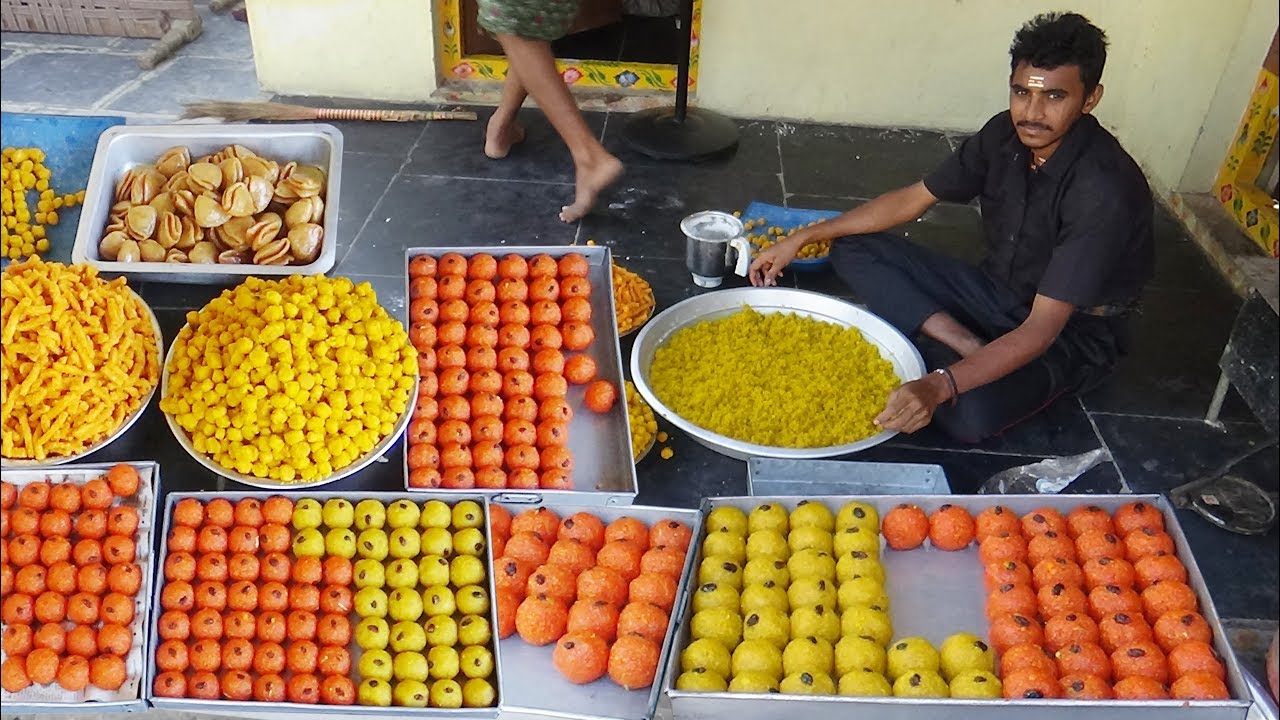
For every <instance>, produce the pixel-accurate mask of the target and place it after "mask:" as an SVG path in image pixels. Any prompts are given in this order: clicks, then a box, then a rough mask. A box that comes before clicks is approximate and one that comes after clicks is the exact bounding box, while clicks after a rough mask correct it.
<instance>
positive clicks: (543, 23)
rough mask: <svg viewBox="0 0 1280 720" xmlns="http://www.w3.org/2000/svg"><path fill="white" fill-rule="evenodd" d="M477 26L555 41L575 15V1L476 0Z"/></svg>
mask: <svg viewBox="0 0 1280 720" xmlns="http://www.w3.org/2000/svg"><path fill="white" fill-rule="evenodd" d="M478 4H479V6H480V14H479V18H478V19H479V21H480V27H482V28H484V29H485V30H488V31H489V32H491V33H493V34H494V35H499V34H502V33H510V34H512V35H519V36H520V37H524V38H530V39H533V40H546V41H547V42H550V41H552V40H559V39H560V38H562V37H564V34H565V33H566V32H568V31H569V26H570V25H572V24H573V19H574V18H575V17H577V15H578V0H478Z"/></svg>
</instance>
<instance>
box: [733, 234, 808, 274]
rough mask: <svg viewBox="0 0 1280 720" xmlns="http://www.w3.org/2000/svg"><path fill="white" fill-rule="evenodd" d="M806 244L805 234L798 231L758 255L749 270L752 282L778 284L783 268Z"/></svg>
mask: <svg viewBox="0 0 1280 720" xmlns="http://www.w3.org/2000/svg"><path fill="white" fill-rule="evenodd" d="M804 246H805V240H804V236H803V235H802V234H801V233H797V234H795V235H792V236H791V237H789V238H787V239H786V240H783V241H782V242H780V243H778V244H776V245H774V246H773V247H771V248H769V249H767V250H764V251H763V252H761V253H760V254H759V255H756V259H755V260H754V261H752V263H751V269H750V270H749V271H748V272H747V277H749V278H750V279H751V284H752V285H754V286H756V287H771V286H774V285H777V284H778V276H779V275H781V274H782V269H783V268H785V267H786V266H787V265H788V264H789V263H790V262H791V261H792V260H794V259H795V257H796V253H798V252H800V248H802V247H804Z"/></svg>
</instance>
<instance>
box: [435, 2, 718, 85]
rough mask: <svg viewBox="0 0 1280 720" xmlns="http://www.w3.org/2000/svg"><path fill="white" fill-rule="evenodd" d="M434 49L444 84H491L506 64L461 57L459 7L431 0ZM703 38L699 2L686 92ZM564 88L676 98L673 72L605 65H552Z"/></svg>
mask: <svg viewBox="0 0 1280 720" xmlns="http://www.w3.org/2000/svg"><path fill="white" fill-rule="evenodd" d="M436 18H438V20H437V22H436V23H435V32H436V46H437V49H438V50H439V61H438V64H439V68H440V74H441V75H442V76H444V77H445V78H448V79H457V80H492V81H495V82H501V81H502V79H503V78H505V77H506V76H507V59H506V58H505V57H501V56H497V55H466V56H464V55H463V54H462V33H461V27H462V26H461V21H462V18H461V2H460V1H459V0H436ZM701 36H702V0H694V2H693V29H692V32H691V33H690V40H689V89H690V90H693V89H695V88H696V87H697V82H698V55H699V52H698V46H699V39H700V38H701ZM556 67H557V68H558V69H559V70H560V77H561V78H563V79H564V82H565V84H566V85H573V86H575V87H595V88H612V89H617V90H660V91H663V92H675V88H676V66H675V65H662V64H656V63H627V62H612V61H608V60H557V61H556Z"/></svg>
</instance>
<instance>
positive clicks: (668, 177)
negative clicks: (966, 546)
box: [109, 109, 1278, 619]
mask: <svg viewBox="0 0 1280 720" xmlns="http://www.w3.org/2000/svg"><path fill="white" fill-rule="evenodd" d="M480 113H481V118H482V120H483V118H484V117H487V115H488V113H489V111H488V110H487V109H480ZM524 119H525V121H526V122H527V124H528V127H529V142H527V143H526V144H525V145H524V146H522V147H520V148H517V149H516V150H515V151H514V152H513V153H512V154H511V156H510V157H509V158H508V159H506V160H503V161H500V162H497V161H491V160H487V159H485V158H484V157H483V155H482V154H481V152H480V144H481V134H482V132H483V127H484V126H483V123H447V122H437V123H432V124H427V125H379V124H363V125H362V124H347V125H344V126H343V128H342V129H343V132H344V134H345V142H346V155H345V158H344V162H345V167H344V177H343V183H342V188H343V189H342V197H341V215H340V218H339V227H338V228H337V232H336V237H337V242H338V244H339V258H340V260H339V262H338V265H337V267H336V268H335V274H342V275H347V276H350V277H352V278H353V279H354V280H357V281H359V280H368V281H370V282H371V283H372V284H373V285H374V287H375V288H376V289H377V291H378V294H379V297H380V299H381V300H382V301H383V303H384V304H385V305H386V306H387V308H388V309H389V310H390V311H391V312H392V313H394V314H397V315H402V314H403V312H404V284H405V282H404V278H403V273H404V266H403V250H404V248H406V247H408V246H411V245H417V246H447V245H461V244H466V245H484V244H492V245H502V244H507V245H514V244H526V245H527V244H568V243H571V242H574V241H578V242H586V241H587V240H588V239H594V240H595V241H596V242H597V243H599V244H602V245H608V246H609V247H611V248H613V250H614V252H615V253H616V256H617V260H618V261H619V262H620V263H622V264H623V265H625V266H627V267H629V268H630V269H632V270H635V271H637V272H640V273H641V274H643V275H644V276H645V277H646V278H647V279H648V280H649V282H650V283H652V285H653V287H654V292H655V294H656V296H657V302H658V307H659V309H661V308H663V307H666V306H669V305H671V304H672V303H675V302H678V301H679V300H682V299H684V298H687V297H690V296H692V295H693V294H695V293H696V292H698V290H696V289H695V288H694V287H693V285H692V284H691V283H690V282H689V275H688V274H687V272H686V271H685V269H684V264H683V260H682V257H683V242H684V241H683V239H682V236H681V234H680V231H679V228H678V222H679V220H680V218H681V217H683V216H684V215H686V214H688V213H690V212H692V211H695V210H702V209H708V208H718V209H724V210H735V209H739V208H742V207H744V206H745V205H746V204H747V203H748V202H750V201H752V200H760V201H764V202H771V203H787V204H789V205H791V206H794V207H808V208H846V207H849V206H852V205H854V204H857V203H858V202H860V201H862V200H864V199H866V198H868V197H870V196H872V195H874V194H876V193H879V192H883V191H885V190H889V189H892V188H894V187H897V186H900V185H903V184H906V183H908V182H911V181H913V180H915V179H917V178H918V177H920V176H921V175H922V174H923V173H925V172H926V171H928V170H929V169H930V168H932V167H933V166H934V165H935V164H937V163H938V162H939V161H941V160H942V159H943V158H944V157H945V156H946V155H947V153H948V152H950V150H951V148H952V147H953V145H954V143H955V139H953V138H948V137H946V136H944V135H941V134H938V133H930V132H908V131H897V130H877V129H865V128H846V127H831V126H816V125H814V126H809V125H795V124H784V123H774V122H747V123H743V124H742V145H741V147H740V148H739V149H738V152H737V153H736V154H735V155H734V156H732V157H731V158H728V159H722V160H717V161H711V162H707V163H704V164H700V165H679V164H662V163H657V162H653V161H650V160H648V159H646V158H643V157H640V156H637V155H636V154H634V153H632V152H630V151H628V150H627V149H625V148H624V147H623V146H622V144H621V142H620V140H619V128H620V127H621V125H622V123H623V122H625V119H626V118H625V116H622V115H613V116H605V115H594V116H591V117H590V118H589V122H590V123H591V126H592V127H593V128H595V129H596V130H598V131H599V132H600V134H601V137H602V139H603V141H604V143H605V145H606V146H608V147H609V148H611V149H613V150H614V151H615V152H617V153H618V154H619V156H620V157H621V158H622V159H623V160H624V161H625V162H626V163H627V173H626V175H625V177H624V178H623V180H622V181H621V182H620V183H619V184H618V186H617V187H616V188H615V189H614V190H612V191H611V192H610V193H609V194H608V195H607V196H606V197H605V198H604V200H603V202H602V203H601V205H600V208H599V209H598V211H597V212H596V213H594V214H592V215H590V216H588V217H587V218H586V219H585V220H583V221H582V222H581V223H577V224H573V225H565V224H562V223H560V222H559V221H558V220H557V219H556V217H555V216H556V212H557V211H558V210H559V208H560V206H561V205H562V204H565V203H566V202H568V201H569V200H570V199H571V198H572V195H573V188H572V185H571V182H572V172H571V170H572V168H571V166H570V162H569V157H568V154H567V153H566V151H565V149H564V147H563V145H562V144H561V143H560V141H559V140H558V139H557V138H556V136H555V134H554V132H553V131H552V130H551V128H550V127H549V126H548V125H547V123H546V122H545V120H543V118H542V116H541V115H540V113H538V112H536V111H528V112H526V113H525V118H524ZM902 232H903V233H904V234H906V235H909V236H910V237H911V238H912V239H915V240H919V241H922V242H927V243H929V244H931V245H934V246H937V247H941V248H945V249H947V250H950V251H953V252H955V253H957V254H959V255H961V256H963V257H969V258H976V257H977V256H979V255H980V252H981V234H980V223H979V217H978V212H977V210H976V208H973V207H969V206H946V205H944V206H940V207H938V208H936V209H934V210H933V211H931V212H930V213H929V214H928V216H926V217H925V218H923V219H922V220H921V221H919V222H917V223H913V224H912V225H911V226H909V227H905V228H903V229H902ZM1158 242H1159V246H1158V253H1159V261H1158V267H1157V270H1156V276H1155V280H1154V281H1153V282H1152V284H1151V287H1150V289H1149V290H1148V292H1147V293H1146V297H1145V309H1144V311H1143V313H1142V315H1141V316H1140V317H1139V318H1138V319H1137V321H1136V323H1135V325H1136V327H1135V343H1134V347H1133V353H1132V355H1131V357H1129V358H1128V359H1127V360H1126V362H1125V364H1124V365H1123V366H1122V367H1121V369H1120V370H1119V371H1118V373H1117V374H1116V375H1115V377H1114V378H1113V379H1112V380H1111V381H1110V382H1108V383H1107V384H1106V385H1104V386H1102V387H1101V388H1099V389H1097V390H1095V391H1093V392H1091V393H1089V394H1088V395H1086V396H1085V397H1083V398H1067V399H1064V400H1061V401H1059V402H1058V403H1057V404H1056V405H1054V406H1053V407H1051V408H1050V409H1049V410H1047V411H1046V412H1045V413H1043V414H1042V415H1040V416H1039V417H1036V418H1034V419H1032V420H1030V421H1028V422H1027V423H1025V424H1024V425H1022V426H1019V427H1016V428H1014V429H1013V430H1011V431H1009V432H1008V433H1007V434H1006V435H1004V436H1003V437H999V438H996V439H993V440H990V441H988V442H986V443H984V444H982V445H979V446H975V447H961V446H957V445H956V444H955V443H953V442H952V441H950V440H948V439H947V438H945V437H943V436H941V435H940V434H938V433H936V432H933V431H929V430H925V431H922V432H920V433H917V434H916V435H913V436H899V437H898V438H896V439H895V440H894V441H892V442H889V443H887V444H885V445H884V446H881V447H878V448H875V449H873V450H870V451H868V452H865V453H862V454H860V455H858V456H857V457H856V458H851V459H857V460H877V461H893V462H916V463H936V464H939V465H941V466H942V467H943V468H944V469H945V470H946V472H947V475H948V477H949V478H950V482H951V485H952V488H953V489H954V491H955V492H958V493H971V492H974V491H975V490H976V488H977V487H978V486H979V485H980V484H981V483H982V481H983V480H985V479H986V478H987V477H989V476H990V475H991V474H993V473H995V472H997V471H1000V470H1003V469H1005V468H1008V467H1012V466H1016V465H1022V464H1026V463H1030V462H1034V461H1037V460H1040V459H1042V458H1044V457H1047V456H1055V455H1067V454H1075V453H1080V452H1084V451H1087V450H1091V449H1094V448H1097V447H1100V446H1104V447H1107V448H1109V450H1110V451H1111V453H1112V454H1113V456H1114V458H1115V461H1114V462H1108V463H1104V464H1103V465H1101V466H1098V467H1096V468H1094V469H1093V470H1091V471H1090V472H1088V473H1087V474H1085V475H1084V476H1083V477H1081V478H1080V479H1078V480H1077V481H1076V482H1075V483H1074V484H1073V485H1072V486H1071V488H1070V489H1069V491H1076V492H1095V493H1096V492H1129V491H1132V492H1143V493H1159V492H1164V491H1167V490H1169V489H1170V488H1172V487H1175V486H1177V485H1179V484H1181V483H1184V482H1186V481H1188V480H1191V479H1194V478H1196V477H1198V476H1199V475H1200V474H1202V473H1205V472H1209V471H1211V470H1212V469H1214V468H1215V467H1217V466H1218V465H1219V464H1221V463H1222V462H1224V461H1225V460H1226V459H1228V458H1230V457H1232V456H1233V455H1235V454H1237V453H1238V452H1239V451H1241V450H1242V449H1244V448H1247V447H1248V446H1249V444H1250V443H1253V442H1257V441H1258V440H1260V439H1262V438H1264V437H1265V434H1264V431H1263V429H1262V428H1261V426H1260V425H1258V424H1257V423H1256V421H1255V420H1254V419H1253V418H1252V417H1251V415H1250V414H1249V412H1248V410H1247V409H1245V408H1244V406H1243V403H1242V402H1241V401H1240V400H1239V399H1238V398H1235V397H1232V398H1229V400H1228V402H1227V406H1226V410H1225V413H1224V419H1226V420H1227V421H1228V422H1227V424H1226V427H1225V428H1224V429H1215V428H1212V427H1209V426H1208V425H1206V424H1205V423H1203V422H1201V421H1199V418H1200V417H1201V416H1203V414H1204V412H1205V410H1206V407H1207V406H1208V403H1209V398H1210V395H1211V393H1212V391H1213V388H1214V385H1215V383H1216V381H1217V377H1218V373H1217V367H1216V362H1217V359H1218V356H1219V354H1220V353H1221V351H1222V348H1223V345H1224V343H1225V341H1226V339H1227V335H1228V333H1229V331H1230V328H1231V322H1232V320H1233V318H1234V313H1235V311H1236V309H1237V307H1238V305H1239V300H1238V299H1237V298H1236V296H1235V295H1234V294H1233V293H1232V292H1231V290H1230V289H1229V288H1228V287H1227V285H1226V284H1225V283H1224V282H1223V281H1222V280H1221V279H1220V278H1219V277H1218V276H1217V275H1216V274H1215V273H1214V271H1213V270H1212V269H1211V268H1210V266H1209V264H1208V262H1207V261H1206V260H1205V258H1204V257H1202V255H1201V253H1200V251H1199V249H1198V248H1197V247H1196V246H1195V245H1194V244H1193V243H1192V242H1191V241H1190V240H1188V239H1187V238H1186V236H1185V235H1184V233H1183V232H1182V230H1181V228H1180V227H1179V226H1178V225H1177V224H1176V223H1175V222H1174V221H1173V220H1172V218H1171V217H1169V215H1168V214H1167V213H1165V212H1164V211H1163V210H1162V211H1161V212H1160V221H1159V223H1158ZM787 282H790V283H795V284H796V285H798V286H799V287H801V288H806V289H814V290H821V291H824V292H830V293H834V294H837V295H846V294H847V292H848V291H847V289H846V288H844V287H843V286H841V285H840V283H839V282H838V281H837V280H836V279H835V278H834V277H833V276H831V275H830V274H829V273H814V274H799V275H793V276H789V277H788V278H787ZM217 292H218V289H216V288H203V287H198V286H194V287H189V286H153V287H145V288H144V289H143V295H144V296H145V297H146V298H147V299H148V300H149V301H150V302H152V303H153V305H154V306H155V307H157V309H158V312H159V314H160V316H161V320H162V324H164V326H165V332H166V334H167V336H169V337H172V334H173V333H174V332H176V330H177V328H178V327H179V325H180V323H181V322H182V313H183V311H184V310H185V309H188V308H191V307H198V306H200V305H201V304H203V303H204V302H205V301H206V300H208V299H209V298H210V297H212V296H213V295H214V294H216V293H217ZM629 351H630V345H629V342H624V344H623V352H624V355H626V354H628V353H629ZM163 422H164V420H163V418H162V416H161V414H160V413H158V412H151V413H148V414H147V415H146V416H145V418H144V419H143V421H142V424H143V427H140V428H138V429H136V430H134V431H132V432H131V433H130V434H129V436H128V437H127V438H126V439H125V440H124V441H122V442H121V443H118V444H117V445H115V446H113V447H112V448H110V450H109V452H110V454H111V455H112V456H116V457H120V458H125V457H130V456H137V455H138V453H140V452H144V451H145V452H146V453H147V456H156V455H158V458H157V459H158V460H160V462H161V464H162V466H163V467H164V468H165V475H166V477H165V482H166V485H168V486H169V487H171V488H188V489H195V488H210V487H212V486H213V485H214V483H215V480H214V479H213V478H212V477H211V476H209V475H208V474H206V473H205V472H204V471H203V470H201V469H199V468H197V467H195V466H194V465H193V464H192V463H191V462H190V461H189V460H188V459H187V458H185V457H184V456H183V454H182V451H181V449H180V448H179V447H178V446H177V445H176V443H175V442H174V441H173V440H172V439H171V437H170V435H169V433H168V432H167V431H166V430H165V428H164V427H163ZM669 444H670V446H671V448H672V449H673V450H674V453H675V455H674V457H673V458H672V459H670V460H662V459H660V458H659V457H658V454H657V453H653V454H651V456H650V457H649V458H647V459H646V460H645V461H644V462H642V463H641V464H640V467H639V470H638V472H639V476H640V497H639V498H638V499H637V502H639V503H647V504H657V505H674V506H685V507H691V506H694V505H695V504H696V503H697V502H698V501H699V499H700V498H703V497H707V496H715V495H726V494H742V493H744V492H745V490H746V469H745V465H744V464H743V463H741V462H738V461H736V460H731V459H729V458H726V457H724V456H721V455H718V454H715V453H713V452H711V451H709V450H706V449H704V448H703V447H701V446H700V445H698V444H696V443H694V442H693V441H692V440H690V439H689V438H687V437H684V436H681V435H679V434H673V436H672V439H671V441H670V443H669ZM144 445H146V446H147V447H145V448H144ZM1277 464H1278V463H1277V453H1276V451H1275V449H1274V448H1273V449H1272V450H1271V451H1269V452H1267V453H1265V454H1263V455H1261V456H1259V457H1257V458H1255V459H1254V460H1253V461H1251V462H1250V463H1247V464H1245V465H1244V466H1241V467H1240V468H1237V474H1241V475H1244V476H1245V477H1247V478H1249V479H1251V480H1254V481H1255V482H1259V483H1263V484H1265V485H1266V487H1267V488H1268V489H1269V490H1271V491H1272V492H1275V491H1276V489H1277V482H1276V478H1277V475H1278V473H1277ZM400 468H401V460H400V452H399V450H398V449H397V451H396V452H395V453H393V454H392V455H391V456H390V457H389V458H388V462H387V463H385V464H378V465H374V466H372V467H371V468H368V469H366V470H364V471H362V472H361V473H359V474H358V475H356V476H355V477H353V478H351V479H349V480H347V481H345V485H346V486H349V487H365V488H373V487H377V488H380V489H393V488H396V487H399V486H400V485H401V483H402V478H401V477H400V472H401V471H400ZM1182 521H1183V525H1184V527H1185V529H1186V532H1187V534H1188V536H1189V537H1190V538H1191V542H1192V544H1193V546H1194V548H1195V553H1196V556H1197V558H1198V560H1199V564H1200V567H1201V568H1202V569H1203V570H1204V572H1205V574H1206V576H1207V577H1208V581H1209V585H1210V589H1211V591H1212V593H1213V595H1214V599H1215V602H1216V603H1217V606H1218V608H1219V610H1220V612H1221V613H1222V614H1223V615H1224V616H1226V617H1237V618H1263V619H1275V617H1276V612H1277V563H1276V551H1277V534H1276V531H1275V530H1272V532H1271V533H1270V534H1269V535H1266V536H1262V537H1252V538H1250V537H1241V536H1236V535H1232V534H1229V533H1226V532H1224V531H1222V530H1219V529H1217V528H1215V527H1213V526H1211V525H1210V524H1209V523H1207V522H1206V521H1204V520H1203V519H1201V518H1200V517H1199V516H1196V515H1193V514H1190V513H1183V516H1182Z"/></svg>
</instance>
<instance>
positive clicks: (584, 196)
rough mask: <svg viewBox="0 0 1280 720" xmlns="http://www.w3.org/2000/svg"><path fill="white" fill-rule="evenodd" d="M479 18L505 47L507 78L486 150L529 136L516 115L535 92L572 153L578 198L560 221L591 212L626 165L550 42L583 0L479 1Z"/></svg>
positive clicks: (497, 152) (494, 151)
mask: <svg viewBox="0 0 1280 720" xmlns="http://www.w3.org/2000/svg"><path fill="white" fill-rule="evenodd" d="M477 4H478V6H479V13H478V16H477V20H478V21H479V23H480V25H481V27H483V28H484V29H485V30H487V31H488V32H489V33H491V34H492V35H493V36H494V37H495V38H497V40H498V42H499V43H500V44H501V45H502V50H503V52H504V53H505V54H506V56H507V79H506V82H505V83H504V84H503V87H502V100H501V102H500V103H499V105H498V109H497V110H496V111H495V112H494V114H493V117H492V118H490V120H489V125H488V128H487V129H486V131H485V146H484V151H485V154H486V155H488V156H489V157H491V158H495V159H496V158H502V157H505V156H506V154H507V153H508V152H510V150H511V147H512V146H513V145H515V144H516V143H518V142H520V141H521V140H522V139H524V129H523V128H521V127H520V124H519V122H518V121H517V119H516V117H517V113H519V111H520V106H521V105H522V104H523V103H524V100H525V97H527V96H529V95H532V96H533V100H534V102H536V103H537V104H538V107H540V108H542V112H543V113H544V114H546V116H547V119H548V120H549V121H550V122H551V125H552V127H554V128H555V129H556V132H557V133H559V135H560V139H562V140H563V141H564V144H565V145H567V146H568V147H569V153H570V155H572V156H573V166H574V173H575V180H574V185H575V188H574V198H573V202H572V203H571V204H569V205H565V206H564V207H563V208H561V209H560V219H561V220H563V221H565V222H574V221H576V220H578V219H579V218H581V217H582V216H583V215H586V214H587V213H588V212H590V211H591V208H592V207H593V206H594V205H595V203H596V198H597V197H598V196H599V195H600V193H601V191H603V190H604V189H605V188H607V187H608V186H609V185H611V184H612V183H613V182H614V181H615V180H617V179H618V176H619V175H621V174H622V163H621V162H620V161H619V160H618V159H617V158H616V157H614V156H613V155H612V154H610V153H609V151H607V150H605V149H604V146H603V145H601V144H600V141H599V140H598V139H597V138H596V136H595V133H593V132H591V128H590V127H588V125H587V121H586V119H584V118H583V117H582V113H581V112H580V111H579V110H578V104H577V103H576V102H575V101H574V99H573V95H572V94H571V93H570V92H569V88H568V87H566V86H565V84H564V80H563V79H562V78H561V77H560V73H559V72H557V70H556V59H555V55H554V54H553V53H552V52H551V41H552V40H555V39H558V38H560V37H562V36H563V35H564V34H565V33H566V32H568V30H569V28H570V26H571V25H572V24H573V20H574V18H575V17H576V16H577V13H578V0H479V2H478V3H477Z"/></svg>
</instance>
